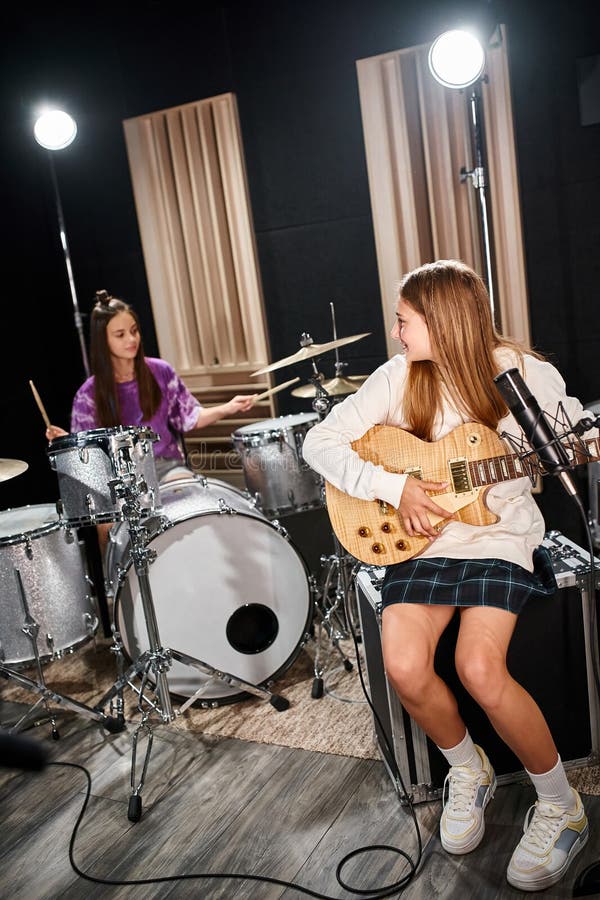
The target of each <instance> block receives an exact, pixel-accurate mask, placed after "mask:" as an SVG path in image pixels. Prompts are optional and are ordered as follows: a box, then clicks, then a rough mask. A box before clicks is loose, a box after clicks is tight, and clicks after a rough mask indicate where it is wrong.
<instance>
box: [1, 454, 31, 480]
mask: <svg viewBox="0 0 600 900" xmlns="http://www.w3.org/2000/svg"><path fill="white" fill-rule="evenodd" d="M28 468H29V465H28V463H26V462H23V460H22V459H0V481H8V479H9V478H15V477H16V476H17V475H21V473H22V472H25V471H27V469H28Z"/></svg>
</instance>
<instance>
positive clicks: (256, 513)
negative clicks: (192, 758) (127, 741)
mask: <svg viewBox="0 0 600 900" xmlns="http://www.w3.org/2000/svg"><path fill="white" fill-rule="evenodd" d="M334 327H335V325H334ZM365 336H366V335H365V334H360V335H354V336H352V337H348V338H342V339H340V340H337V339H334V340H333V341H331V342H329V343H327V344H321V345H319V344H314V343H313V341H312V339H311V338H310V337H308V336H307V335H303V336H302V339H301V349H300V351H299V352H298V353H296V354H294V355H293V356H292V357H287V358H286V359H284V360H280V361H279V362H278V363H273V364H272V365H271V366H268V367H266V369H262V370H260V372H256V373H254V374H261V373H262V372H265V371H271V370H273V369H276V368H280V367H282V366H284V365H292V364H294V363H297V362H301V361H303V360H305V359H310V360H312V365H313V376H312V378H311V379H310V385H308V388H309V389H310V390H309V389H307V388H306V387H305V388H302V393H296V396H301V397H310V396H312V398H313V399H312V403H313V409H314V412H313V413H312V414H311V413H301V414H298V415H291V416H282V417H280V418H279V419H269V420H266V421H263V422H259V423H257V424H256V425H248V426H244V427H242V428H240V429H238V431H236V432H235V433H234V434H233V435H232V440H233V444H234V447H235V449H236V450H237V453H238V454H239V456H240V459H241V462H242V467H243V471H244V477H245V480H246V484H247V490H246V491H241V490H239V489H237V488H235V487H233V486H232V485H230V484H228V483H226V482H224V481H219V480H217V479H214V478H207V477H204V476H198V475H190V477H189V478H183V479H177V480H173V481H167V482H163V483H162V484H159V482H158V478H157V475H156V466H155V458H154V451H153V444H154V442H155V441H156V440H157V439H158V437H157V435H156V434H155V433H154V432H153V431H152V430H151V429H150V428H147V427H129V426H122V427H117V428H99V429H95V430H92V431H86V432H79V433H77V434H69V435H66V436H64V437H59V438H57V439H55V440H54V441H52V442H51V443H50V444H49V447H48V451H47V452H48V458H49V462H50V465H51V467H52V469H53V470H54V471H55V472H56V474H57V478H58V489H59V495H60V500H59V501H58V502H57V503H56V505H53V504H38V505H34V506H27V507H21V508H18V509H7V510H3V511H0V581H1V582H2V586H3V591H2V600H1V606H2V615H1V617H0V675H2V676H3V677H4V678H6V679H7V680H13V681H15V682H16V683H17V684H18V685H19V686H21V687H23V688H25V689H26V690H28V691H30V692H33V693H34V694H37V695H39V699H38V700H37V702H35V703H34V704H33V705H32V706H31V708H30V709H29V710H28V712H27V713H26V714H25V715H24V716H22V717H21V719H19V721H18V722H17V723H16V724H14V725H13V726H12V728H11V729H10V730H11V731H19V730H22V729H23V728H24V727H26V726H27V725H28V724H30V723H31V722H33V721H34V720H35V718H36V716H38V715H39V712H40V707H41V706H43V707H44V709H45V713H46V715H45V718H47V719H49V720H50V722H51V724H52V735H53V737H55V738H57V737H58V731H57V728H56V720H55V713H54V711H53V710H52V709H51V708H50V703H54V704H58V705H59V706H62V707H64V708H66V709H70V710H72V711H74V712H77V713H79V714H82V715H84V716H86V717H88V718H90V719H93V720H95V721H97V722H99V723H100V724H101V725H102V726H103V727H104V728H106V729H107V730H108V731H109V732H118V731H121V730H123V729H124V727H125V714H124V710H125V704H124V699H123V691H124V690H125V689H131V690H132V691H133V692H134V695H135V702H136V707H137V710H138V712H139V713H140V714H141V720H140V722H139V724H138V725H137V728H136V730H135V732H134V736H133V752H132V761H131V794H130V798H129V809H128V818H129V819H130V821H133V822H136V821H138V820H139V819H140V817H141V792H142V789H143V785H144V780H145V776H146V771H147V768H148V762H149V758H150V753H151V748H152V739H153V731H152V727H153V723H155V722H156V720H157V719H158V721H159V722H162V723H166V724H168V723H170V722H172V721H174V719H175V718H176V717H177V716H179V715H181V714H182V713H184V712H185V710H186V709H187V708H188V707H189V706H191V705H192V704H196V705H200V706H204V707H214V706H218V705H220V704H222V703H230V702H234V701H236V700H239V699H242V698H244V697H247V696H248V695H251V696H257V697H260V698H262V699H265V700H268V701H269V702H270V704H271V705H272V706H273V707H274V709H275V710H277V711H281V710H284V709H287V708H288V706H289V701H288V700H286V698H285V697H283V696H281V695H279V694H275V693H273V692H272V691H271V690H270V687H271V686H272V685H273V683H274V682H275V681H276V680H277V678H278V677H279V676H280V675H281V674H282V673H283V672H284V671H285V670H286V669H287V668H289V666H290V665H291V664H292V662H293V661H294V659H295V658H296V656H297V655H298V653H299V652H300V650H301V649H302V647H303V646H304V645H305V644H306V643H307V642H308V640H309V639H310V638H311V637H314V636H315V631H314V627H315V617H316V618H317V621H316V625H317V627H318V629H319V632H318V639H317V640H316V645H317V651H316V656H315V681H314V683H313V692H312V696H313V697H319V696H321V694H322V684H323V682H322V674H323V669H322V667H321V665H320V651H319V648H320V644H321V632H322V630H323V629H324V630H325V631H326V633H327V635H328V636H329V638H330V640H331V641H332V644H333V646H334V647H335V648H336V650H338V652H339V653H340V655H341V656H342V659H343V662H344V665H345V667H346V668H349V669H351V668H352V663H351V662H350V661H349V660H348V659H347V658H346V657H345V656H344V654H343V651H342V650H341V649H340V647H339V640H340V639H341V638H342V637H344V636H347V628H346V625H347V622H346V618H345V615H346V613H345V612H344V603H345V601H346V600H347V598H348V596H349V594H350V592H351V580H352V579H351V569H352V567H353V566H354V565H355V564H356V560H355V559H353V558H352V557H348V555H347V554H346V553H345V551H344V550H343V548H341V546H340V545H339V543H337V542H336V541H335V536H334V535H333V534H332V539H333V541H334V548H335V552H334V553H333V554H332V555H331V556H327V557H322V560H321V561H322V564H323V566H324V567H325V575H324V578H323V579H322V587H321V588H319V586H318V584H317V579H316V578H315V576H314V575H312V574H310V573H309V571H308V567H307V565H306V563H305V561H304V559H303V558H302V556H301V554H300V553H299V551H298V550H297V549H296V547H295V546H294V544H293V543H292V541H291V540H290V538H289V535H288V533H287V531H286V529H285V528H284V527H283V526H282V525H281V523H280V521H279V517H280V516H286V515H290V514H296V513H299V512H303V511H306V510H312V509H316V508H320V507H323V506H324V484H323V481H322V479H321V478H320V477H319V476H318V475H317V474H316V473H315V472H314V471H313V470H311V469H310V468H309V467H308V466H307V465H306V463H304V461H303V459H302V444H303V441H304V437H305V435H306V433H307V430H308V429H309V428H310V427H312V426H313V425H314V424H315V423H316V422H317V421H318V420H319V419H320V418H323V417H324V415H326V413H327V412H328V411H329V409H330V408H331V405H332V404H333V403H334V402H337V400H338V399H339V398H341V397H342V396H345V395H347V394H348V393H352V392H353V391H355V390H357V389H358V387H359V386H360V383H362V381H363V380H364V378H363V377H362V376H359V377H355V378H354V379H352V380H351V379H345V378H343V377H342V375H341V372H342V368H343V364H342V363H340V362H339V358H338V359H337V362H336V375H335V378H334V379H332V380H331V381H330V382H327V381H325V380H324V378H323V376H322V375H320V373H319V372H318V371H317V367H316V365H315V359H316V357H318V356H320V355H322V354H323V353H326V352H329V351H330V350H334V349H335V350H336V354H337V348H338V347H340V346H343V345H345V344H348V343H350V342H353V341H357V340H360V339H362V338H363V337H365ZM297 380H298V379H293V382H294V383H295V382H296V381H297ZM297 390H298V391H300V390H301V389H297ZM292 393H294V392H292ZM26 469H27V463H24V462H21V461H20V460H2V459H0V481H2V480H5V479H8V478H12V477H15V476H17V475H19V474H20V473H21V472H23V471H25V470H26ZM103 523H110V524H111V525H112V528H111V531H110V535H109V542H108V548H107V552H106V557H105V563H104V572H105V576H106V588H107V593H109V594H110V595H111V596H112V600H113V610H112V622H113V624H112V635H113V646H112V648H111V649H112V650H113V651H114V653H115V656H116V660H117V673H116V679H115V681H114V683H113V684H112V685H111V687H110V688H109V690H108V691H107V692H106V693H105V695H104V696H103V697H102V698H101V699H100V700H99V701H98V702H97V703H95V704H94V706H88V705H86V704H84V703H81V702H79V701H78V700H75V699H74V698H71V697H68V696H66V695H63V694H58V693H57V692H55V691H54V690H51V689H50V688H49V687H48V686H47V684H46V682H45V678H44V671H43V663H45V662H48V661H50V660H56V659H60V658H61V657H62V656H64V655H65V654H67V653H72V652H74V651H75V650H76V649H77V648H78V647H80V646H81V645H82V644H84V643H86V642H87V641H90V640H93V639H95V635H96V631H97V628H98V616H97V614H96V613H97V609H96V606H97V604H96V603H95V600H94V596H93V594H94V592H93V590H92V589H93V587H94V585H93V582H92V580H91V579H90V577H89V575H88V567H87V565H86V554H85V549H84V546H83V542H82V541H80V540H79V537H78V531H77V529H79V528H80V527H89V526H97V525H99V524H103ZM150 570H151V575H150ZM30 667H35V670H36V677H30V676H29V675H28V674H26V672H25V671H23V670H27V669H28V668H30ZM175 698H178V699H179V700H182V701H183V702H182V703H181V704H180V706H179V707H178V708H177V709H175V708H174V706H173V700H174V699H175ZM106 710H108V712H107V711H106ZM140 738H146V739H147V743H146V748H145V755H144V760H143V763H142V766H141V775H139V777H138V776H137V774H136V763H137V748H138V741H139V739H140Z"/></svg>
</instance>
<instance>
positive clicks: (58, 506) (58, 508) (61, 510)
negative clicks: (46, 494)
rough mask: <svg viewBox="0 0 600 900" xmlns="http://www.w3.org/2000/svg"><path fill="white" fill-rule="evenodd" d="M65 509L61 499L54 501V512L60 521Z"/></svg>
mask: <svg viewBox="0 0 600 900" xmlns="http://www.w3.org/2000/svg"><path fill="white" fill-rule="evenodd" d="M64 511H65V506H64V503H63V502H62V500H57V501H56V513H57V515H58V518H59V520H60V521H61V522H62V517H63V514H64Z"/></svg>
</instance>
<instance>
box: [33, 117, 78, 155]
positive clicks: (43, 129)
mask: <svg viewBox="0 0 600 900" xmlns="http://www.w3.org/2000/svg"><path fill="white" fill-rule="evenodd" d="M33 134H34V136H35V139H36V141H37V142H38V144H39V145H40V146H41V147H44V149H45V150H64V148H65V147H68V146H69V144H72V143H73V141H74V140H75V136H76V134H77V123H76V122H75V119H74V118H73V117H72V116H70V115H69V113H66V112H63V110H62V109H49V110H47V111H46V112H43V113H42V114H41V115H40V116H39V117H38V119H37V121H36V123H35V125H34V126H33Z"/></svg>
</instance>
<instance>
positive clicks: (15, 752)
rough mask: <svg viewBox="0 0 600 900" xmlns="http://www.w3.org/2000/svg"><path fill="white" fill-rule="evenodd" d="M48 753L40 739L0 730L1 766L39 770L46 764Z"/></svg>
mask: <svg viewBox="0 0 600 900" xmlns="http://www.w3.org/2000/svg"><path fill="white" fill-rule="evenodd" d="M48 755H49V754H48V750H47V749H46V747H44V745H43V744H41V743H38V741H34V740H32V739H31V738H27V737H21V736H20V735H16V734H11V733H10V732H8V731H2V730H0V766H7V767H8V768H9V769H25V770H26V771H33V772H39V771H40V769H43V768H44V767H45V766H46V763H47V762H48Z"/></svg>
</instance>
